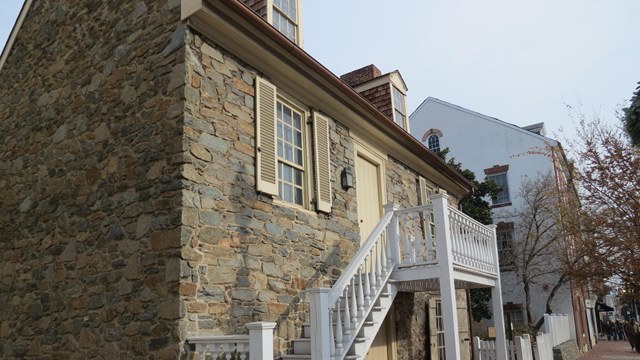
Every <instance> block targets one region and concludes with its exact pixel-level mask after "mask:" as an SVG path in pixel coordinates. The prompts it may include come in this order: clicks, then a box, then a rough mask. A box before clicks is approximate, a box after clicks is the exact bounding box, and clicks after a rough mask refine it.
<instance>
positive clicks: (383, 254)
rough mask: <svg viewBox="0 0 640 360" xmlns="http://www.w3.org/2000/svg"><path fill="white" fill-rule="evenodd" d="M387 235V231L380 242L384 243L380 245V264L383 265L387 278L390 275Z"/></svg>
mask: <svg viewBox="0 0 640 360" xmlns="http://www.w3.org/2000/svg"><path fill="white" fill-rule="evenodd" d="M386 235H387V234H386V230H385V232H383V233H382V236H381V237H380V241H382V244H380V262H381V263H382V272H383V274H384V275H385V276H386V275H387V274H388V273H389V266H390V264H389V263H388V260H387V251H388V247H389V238H388V237H387V236H386Z"/></svg>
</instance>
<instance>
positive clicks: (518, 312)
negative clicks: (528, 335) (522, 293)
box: [504, 305, 525, 329]
mask: <svg viewBox="0 0 640 360" xmlns="http://www.w3.org/2000/svg"><path fill="white" fill-rule="evenodd" d="M505 307H506V305H505ZM510 307H511V308H513V307H518V305H511V306H510ZM504 322H505V329H522V328H523V327H524V324H525V323H524V316H523V314H522V309H509V310H505V311H504ZM509 324H511V325H513V327H511V326H509Z"/></svg>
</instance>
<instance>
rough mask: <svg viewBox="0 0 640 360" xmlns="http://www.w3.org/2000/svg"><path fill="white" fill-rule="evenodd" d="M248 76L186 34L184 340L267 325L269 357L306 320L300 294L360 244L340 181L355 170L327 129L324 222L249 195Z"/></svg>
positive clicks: (251, 123)
mask: <svg viewBox="0 0 640 360" xmlns="http://www.w3.org/2000/svg"><path fill="white" fill-rule="evenodd" d="M257 75H260V74H259V73H258V72H257V71H256V70H255V69H252V68H251V67H249V66H247V65H246V64H244V63H243V62H242V61H241V60H240V59H238V58H236V57H235V56H233V55H232V54H230V53H228V52H227V51H225V50H224V49H221V48H218V47H217V46H216V45H215V44H213V43H211V42H209V41H208V40H206V39H204V38H202V37H201V36H200V35H198V34H196V33H191V32H189V35H188V41H187V48H186V83H187V85H186V88H185V94H186V103H185V110H186V111H185V124H186V127H185V134H186V138H185V142H186V144H185V148H188V149H190V153H189V154H187V156H186V159H187V161H186V162H185V164H184V165H183V170H184V176H185V177H186V178H187V180H188V181H187V184H186V185H187V186H186V188H185V190H184V191H183V194H184V200H185V201H184V202H183V205H184V233H185V234H187V237H188V238H187V239H186V246H185V247H183V249H182V258H183V261H182V265H181V280H180V284H181V285H180V288H181V293H180V295H181V299H182V301H184V304H185V308H186V310H187V311H186V314H185V317H184V318H183V320H182V324H183V325H182V326H183V328H184V329H185V331H186V332H187V333H194V334H195V333H202V332H218V333H244V332H246V330H245V328H244V324H245V323H247V322H251V321H276V322H278V328H277V333H276V338H277V341H278V346H277V347H276V349H280V350H282V351H284V350H286V349H287V346H288V345H289V344H288V341H290V340H291V339H292V338H295V337H296V336H299V335H300V332H301V330H302V324H303V323H305V322H307V321H308V311H307V310H308V304H307V302H306V299H305V297H304V292H303V290H305V289H307V288H308V287H309V286H313V287H315V286H318V285H320V284H330V282H331V280H332V279H335V278H337V276H339V274H340V269H342V268H344V267H345V266H346V265H347V264H348V263H349V260H350V258H351V257H352V256H353V254H354V253H355V251H356V248H357V246H358V244H359V241H360V240H359V232H358V231H359V230H358V223H357V213H356V206H357V204H356V202H355V189H351V190H349V191H344V190H342V189H341V187H340V184H339V176H337V175H336V174H339V173H340V171H341V169H342V168H343V167H344V166H346V165H349V166H354V163H355V160H354V151H353V143H352V141H351V139H350V137H349V135H348V129H346V128H345V127H344V126H343V125H341V124H340V123H338V122H333V123H331V133H330V140H331V150H332V151H331V153H332V158H331V162H332V167H333V168H332V174H333V175H332V182H333V189H334V193H335V195H334V196H335V197H334V204H333V205H334V206H333V211H332V213H331V215H325V214H322V213H317V212H315V211H312V210H306V209H303V208H300V207H295V206H291V205H290V204H286V203H283V202H279V201H277V200H273V199H272V198H271V197H269V196H262V195H259V194H258V193H256V191H255V168H254V155H255V148H254V145H255V120H254V114H255V109H254V104H255V90H254V88H255V84H254V81H255V77H256V76H257Z"/></svg>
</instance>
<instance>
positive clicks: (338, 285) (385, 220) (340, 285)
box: [329, 211, 394, 307]
mask: <svg viewBox="0 0 640 360" xmlns="http://www.w3.org/2000/svg"><path fill="white" fill-rule="evenodd" d="M393 216H394V212H393V211H387V212H385V214H384V215H383V216H382V219H380V221H379V222H378V225H376V227H375V228H374V229H373V231H372V232H371V234H370V235H369V237H368V238H367V241H365V243H364V244H363V245H362V246H361V247H360V249H359V250H358V252H357V253H356V254H355V256H354V257H353V260H352V261H351V263H350V264H349V266H347V267H346V268H345V269H344V271H343V272H342V274H341V275H340V277H339V278H338V280H337V281H336V282H335V284H334V285H333V286H332V287H331V291H330V292H329V304H330V306H331V307H333V306H334V305H335V303H336V302H337V301H338V298H339V297H340V296H341V295H342V293H343V292H344V289H346V287H347V286H348V285H349V283H350V282H351V279H352V278H353V277H354V276H355V275H356V273H357V272H358V269H359V268H360V267H361V266H362V264H363V262H364V259H365V258H366V257H367V256H368V254H369V251H370V250H371V248H373V247H374V246H375V244H376V243H377V239H378V238H379V237H380V235H382V232H383V231H384V230H385V229H386V227H387V225H389V223H390V222H391V219H392V218H393ZM389 240H391V239H387V241H389ZM389 260H392V259H389Z"/></svg>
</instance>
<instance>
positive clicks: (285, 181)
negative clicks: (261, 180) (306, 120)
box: [276, 101, 305, 205]
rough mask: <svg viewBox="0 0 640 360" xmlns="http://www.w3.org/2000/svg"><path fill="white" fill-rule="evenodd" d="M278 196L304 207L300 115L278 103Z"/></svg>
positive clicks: (301, 122) (302, 145) (303, 166)
mask: <svg viewBox="0 0 640 360" xmlns="http://www.w3.org/2000/svg"><path fill="white" fill-rule="evenodd" d="M276 109H277V115H276V119H277V124H278V145H277V146H278V196H280V198H281V199H283V200H285V201H288V202H291V203H294V204H298V205H304V168H305V161H304V155H303V154H304V144H303V138H304V136H303V135H304V132H303V126H302V124H303V121H302V118H303V117H302V114H301V113H300V112H298V111H296V110H294V109H293V108H292V107H289V106H287V105H285V104H284V103H282V102H281V101H278V102H277V104H276Z"/></svg>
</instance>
